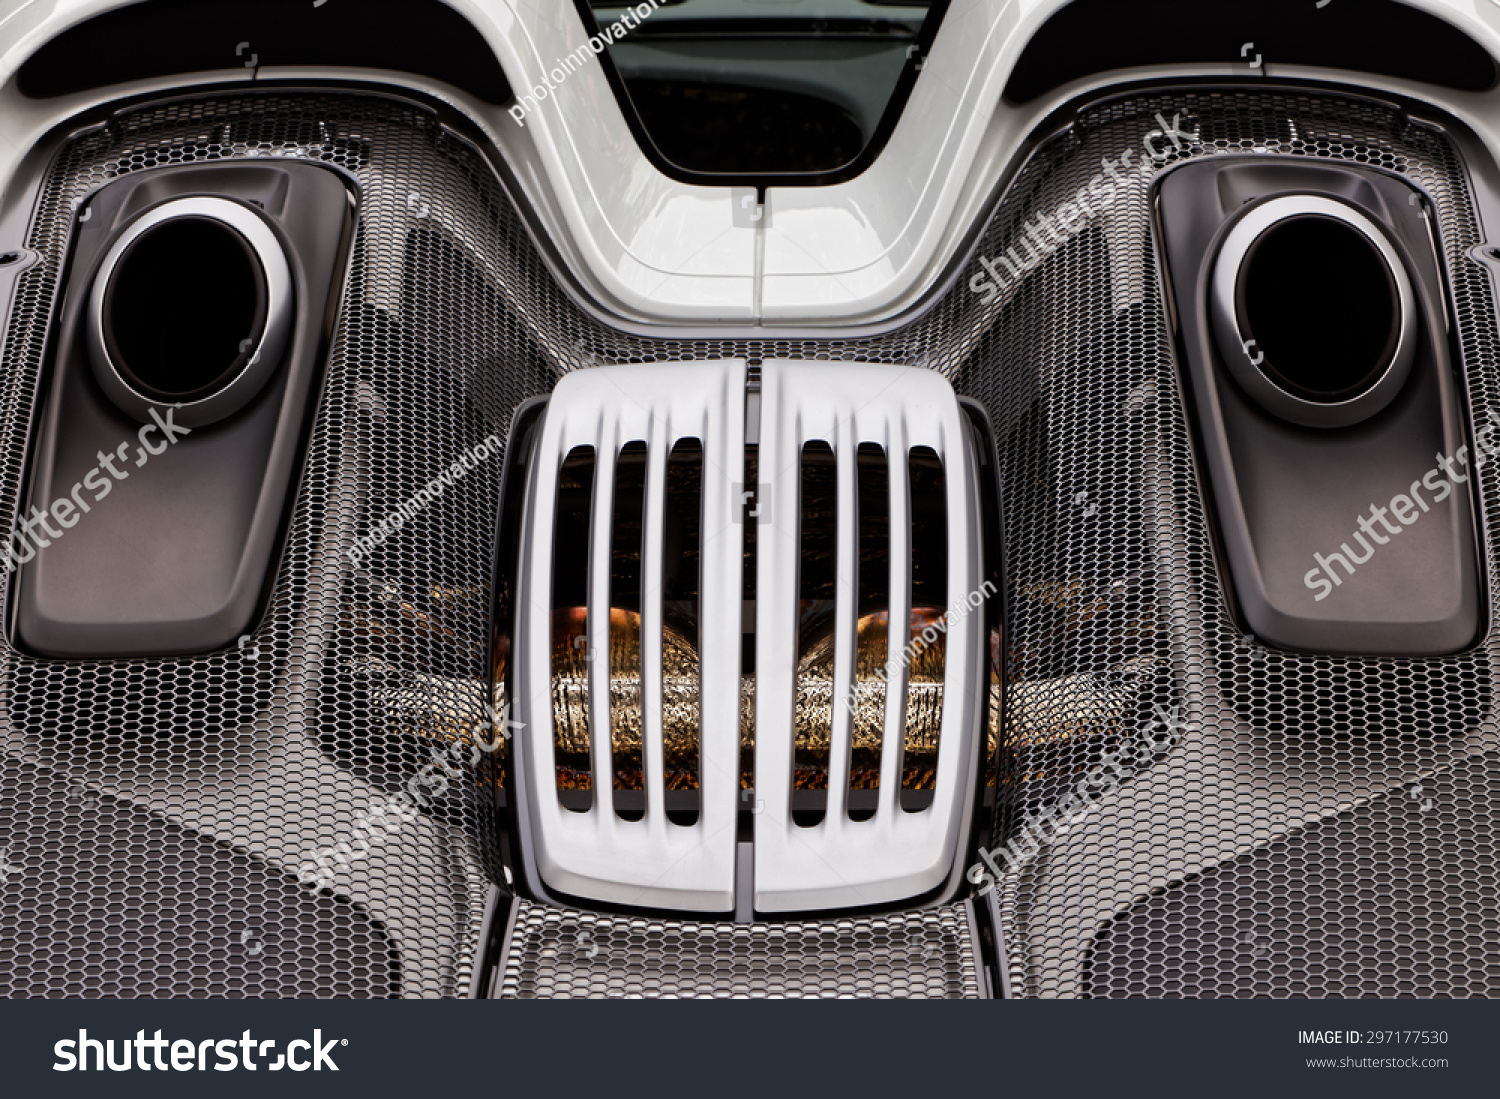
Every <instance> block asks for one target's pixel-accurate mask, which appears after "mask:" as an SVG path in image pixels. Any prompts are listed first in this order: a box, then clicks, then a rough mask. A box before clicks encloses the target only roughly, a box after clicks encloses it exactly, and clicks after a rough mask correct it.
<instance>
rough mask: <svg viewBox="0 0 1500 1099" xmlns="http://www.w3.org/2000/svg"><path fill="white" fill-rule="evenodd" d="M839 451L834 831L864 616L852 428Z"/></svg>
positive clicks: (844, 781) (844, 803)
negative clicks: (860, 605)
mask: <svg viewBox="0 0 1500 1099" xmlns="http://www.w3.org/2000/svg"><path fill="white" fill-rule="evenodd" d="M850 427H852V425H845V428H846V430H845V431H844V432H843V433H842V434H843V437H842V438H840V439H839V441H838V449H837V450H836V451H835V454H834V457H835V460H836V463H837V465H836V470H835V490H836V494H837V495H836V516H835V520H834V538H833V544H834V613H833V641H834V646H833V693H832V695H831V697H830V698H829V709H830V710H831V726H830V736H829V743H828V814H827V818H826V819H827V820H828V822H829V824H830V826H831V827H832V828H833V830H834V831H837V830H838V828H839V827H841V826H842V824H843V822H844V821H845V820H847V819H848V792H849V768H850V749H851V747H852V742H853V731H854V730H853V720H852V718H853V707H852V706H851V705H850V701H851V699H852V690H853V687H854V665H855V646H856V644H857V636H858V635H857V629H858V621H859V535H860V530H859V512H858V510H857V508H858V500H857V497H856V486H857V483H858V453H857V451H856V450H855V447H854V442H853V439H852V438H851V437H850V435H849V432H848V428H850Z"/></svg>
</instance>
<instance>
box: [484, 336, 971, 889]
mask: <svg viewBox="0 0 1500 1099" xmlns="http://www.w3.org/2000/svg"><path fill="white" fill-rule="evenodd" d="M746 374H747V371H746V366H745V364H744V362H743V361H725V362H717V363H705V362H692V363H680V364H665V365H660V364H640V365H635V364H631V365H621V366H606V367H598V368H593V369H587V370H579V371H575V372H573V373H570V374H568V375H566V376H565V377H564V378H563V379H562V380H561V382H559V383H558V385H557V387H556V389H555V390H554V391H553V394H552V397H551V400H550V402H549V404H548V406H547V410H546V412H545V415H544V420H543V423H542V427H541V430H540V431H539V433H538V440H537V444H536V447H537V449H536V452H535V456H534V458H533V461H532V462H531V467H530V468H531V473H530V480H529V483H528V485H527V491H526V500H525V504H524V509H523V524H524V526H523V531H522V536H521V551H520V556H519V561H518V581H517V591H516V603H515V605H516V607H517V611H516V619H515V636H514V639H513V645H512V651H513V652H514V653H515V680H514V682H515V687H516V698H515V709H516V712H517V717H518V718H519V720H520V721H521V722H523V723H524V726H525V728H524V730H523V731H522V732H521V733H520V735H519V736H518V737H517V739H516V768H517V776H516V783H515V787H516V790H517V794H518V797H519V800H518V807H519V811H520V812H521V813H522V814H523V815H524V816H525V818H526V823H527V825H528V826H529V828H528V831H529V832H530V837H529V841H530V846H531V849H532V851H533V852H534V855H535V860H536V861H535V867H536V871H537V873H538V874H539V875H540V877H541V879H542V882H543V883H544V884H545V885H546V886H547V887H548V888H549V889H551V890H554V891H557V892H560V893H563V894H567V895H570V896H573V897H577V898H581V899H586V900H593V901H599V902H605V903H609V904H619V905H629V906H633V907H643V908H660V909H676V910H686V911H694V912H729V911H731V910H733V909H734V908H735V899H736V898H735V883H736V880H737V879H736V867H735V863H736V855H737V844H736V832H737V821H738V816H739V813H740V811H741V810H742V809H749V808H750V801H751V800H753V801H754V802H755V809H756V811H755V815H754V817H753V821H754V832H755V845H754V847H755V853H754V894H755V895H754V907H755V909H756V910H757V911H759V912H766V913H776V912H793V911H809V910H816V909H829V908H858V907H863V906H868V905H877V904H890V903H894V902H899V901H902V900H906V899H910V898H914V897H918V896H921V895H923V894H926V893H930V892H932V891H933V890H935V889H937V888H938V887H939V886H941V885H942V884H943V883H944V881H945V880H947V879H948V878H949V876H950V875H951V874H952V872H953V868H954V860H955V858H956V855H957V851H958V845H959V843H960V841H961V840H962V839H963V837H964V836H965V834H966V827H967V822H968V819H969V817H970V815H971V812H972V807H973V796H974V785H975V782H976V767H975V763H976V758H977V754H978V749H979V744H980V742H981V741H982V739H983V738H982V735H981V730H982V727H983V725H984V721H985V710H984V708H983V707H984V702H983V700H984V699H987V698H988V669H987V664H986V661H985V640H986V639H985V615H984V613H983V612H982V611H978V610H976V611H974V612H973V613H967V614H957V615H952V616H950V621H949V624H948V627H947V636H946V639H945V678H944V682H943V708H942V715H943V716H942V725H941V734H940V739H939V745H938V759H937V769H936V780H935V782H936V787H935V789H934V791H933V801H932V803H931V805H930V806H928V807H927V808H925V809H923V810H921V811H919V812H907V811H904V810H903V809H902V808H901V806H900V804H899V797H900V790H901V748H902V744H903V741H904V737H905V720H906V708H905V700H906V692H907V683H906V676H905V669H904V667H903V666H902V663H901V661H900V660H899V659H893V660H892V661H891V662H890V664H889V665H888V668H889V679H888V682H887V684H886V688H885V689H886V692H887V697H886V706H885V734H884V738H883V741H882V756H881V761H880V787H879V790H880V796H879V802H878V806H877V808H876V810H875V812H874V814H873V816H871V817H870V818H869V819H866V820H853V819H851V818H850V816H849V815H848V813H846V812H844V811H843V806H842V804H841V801H840V798H839V797H838V796H837V792H838V791H842V790H844V789H846V788H847V786H848V782H849V766H850V758H851V748H852V743H853V729H852V724H853V719H852V716H851V714H850V711H849V709H848V707H847V706H846V705H845V704H844V702H843V700H842V699H843V696H844V695H845V694H846V693H847V690H848V688H849V687H850V686H851V685H852V684H853V679H854V667H855V645H856V623H857V615H858V605H857V604H858V600H857V595H856V593H855V583H856V581H855V577H856V575H857V567H858V560H859V544H858V530H859V525H858V521H857V515H856V513H855V507H856V504H855V501H856V473H857V471H856V456H857V452H858V449H859V446H860V444H861V443H876V444H879V445H880V446H881V447H882V448H884V451H885V453H886V454H887V455H890V456H891V460H892V463H893V468H895V461H896V458H897V456H900V457H901V459H902V467H903V468H904V461H905V456H906V455H907V454H909V453H910V452H911V450H912V449H913V448H916V447H928V448H931V449H932V450H933V451H934V452H936V454H937V456H938V458H939V459H940V460H941V462H942V465H943V471H944V484H945V486H946V493H947V499H946V501H945V507H946V516H947V544H948V561H947V577H948V592H949V595H950V599H949V602H950V604H955V605H956V604H957V603H958V602H959V601H960V600H962V599H963V598H964V597H965V596H966V595H967V594H968V593H971V592H976V591H979V590H980V585H981V583H982V581H983V568H982V550H981V544H980V537H981V536H980V508H979V498H978V488H977V477H976V473H975V457H974V454H973V448H972V445H971V437H970V431H969V427H968V424H967V421H966V418H965V415H964V413H963V411H962V410H961V409H960V407H959V405H958V401H957V398H956V397H955V396H954V393H953V390H952V387H951V386H950V385H949V383H948V382H947V380H946V379H945V378H943V377H942V376H941V375H939V374H937V373H935V372H933V371H930V370H925V369H920V368H916V367H907V366H892V365H883V364H864V363H843V362H840V363H827V362H787V361H767V362H766V363H764V364H763V365H762V367H761V391H760V412H759V417H758V418H759V438H758V446H759V452H758V469H759V481H760V484H761V485H762V486H769V488H770V492H769V494H766V495H768V502H767V504H766V505H764V506H762V507H761V508H760V509H759V510H761V511H762V512H763V514H760V515H759V517H758V524H759V525H758V528H757V558H758V559H757V565H756V568H757V572H756V586H757V592H756V595H757V600H756V609H755V619H754V628H755V635H756V642H755V643H756V652H755V668H756V682H755V703H754V742H755V770H754V782H755V792H754V795H753V799H752V798H751V797H750V796H748V795H744V794H743V793H742V791H741V789H740V781H739V772H740V729H741V714H740V706H741V689H740V688H741V674H740V671H741V652H740V649H741V630H742V625H744V624H743V623H742V606H743V597H744V593H743V591H742V582H741V578H742V576H743V570H744V554H745V540H744V527H743V525H742V522H741V519H742V517H744V516H745V495H746V494H745V493H744V492H743V491H742V488H741V484H740V483H741V482H742V481H743V478H744V469H745V444H746V437H745V428H746V415H745V412H746V388H745V387H746ZM754 420H755V417H754V416H753V415H752V424H753V423H754ZM680 439H698V440H701V442H702V446H703V479H702V509H703V512H702V525H701V530H702V536H701V545H700V554H701V557H700V560H701V575H700V578H699V585H700V598H701V605H702V621H701V629H700V637H699V659H700V665H699V666H700V674H701V700H700V711H699V712H700V714H701V733H700V753H701V755H700V761H701V762H700V768H699V770H700V776H699V777H700V783H701V811H700V813H699V815H698V819H697V821H696V823H694V824H692V825H687V826H684V825H680V824H677V823H674V822H673V821H671V820H669V819H668V817H667V814H666V812H665V810H664V804H665V796H664V795H665V783H664V763H663V760H664V744H663V725H662V697H663V681H662V614H663V612H662V606H661V600H660V592H661V577H662V565H663V555H664V546H663V537H662V525H661V517H662V514H663V510H664V505H665V494H666V463H667V456H668V454H669V453H670V451H671V449H672V447H673V445H674V444H675V443H676V442H677V441H678V440H680ZM811 441H822V442H825V443H827V444H828V446H829V447H831V448H832V450H833V452H834V456H835V460H836V463H837V474H836V476H837V483H838V491H837V499H838V504H837V507H838V523H837V531H838V534H837V546H836V556H837V563H836V568H837V589H838V593H839V594H838V599H837V607H836V615H837V625H836V627H835V634H834V672H833V676H834V687H835V689H834V696H835V697H836V698H838V699H839V701H838V703H837V704H836V706H835V709H834V713H833V724H832V733H831V744H830V753H829V773H828V789H829V791H830V794H829V800H828V811H827V812H826V813H824V814H823V818H822V820H821V822H820V823H818V824H815V825H813V826H811V827H803V826H800V825H798V824H796V823H794V822H793V819H792V793H793V783H792V774H793V749H794V744H795V739H796V732H797V729H796V714H795V702H796V675H797V671H796V667H797V638H798V634H797V629H798V613H799V607H798V564H799V563H798V553H799V537H798V534H799V524H800V519H801V500H800V494H799V492H798V486H799V485H800V480H799V470H800V461H801V455H802V449H803V446H804V444H805V443H808V442H811ZM630 442H644V443H645V444H646V451H647V462H646V475H645V476H646V480H645V499H644V509H643V513H642V529H643V539H642V561H641V566H642V572H641V591H642V593H643V595H644V598H643V600H642V606H641V609H640V610H641V655H642V664H643V680H642V683H641V699H642V706H643V713H642V738H641V742H642V743H641V748H642V764H643V772H644V789H645V803H646V808H645V813H644V816H643V817H642V819H640V820H626V819H624V818H622V817H620V816H619V815H617V814H616V812H615V811H614V808H613V806H612V804H611V801H610V798H609V791H610V789H611V787H612V784H613V777H612V774H611V748H610V740H609V738H608V736H607V735H605V733H604V730H608V729H609V720H610V706H609V698H610V692H609V675H610V668H609V662H608V660H602V659H601V660H594V661H592V662H591V663H590V665H589V672H588V676H589V680H588V682H589V691H588V697H589V703H588V706H589V711H588V712H589V721H588V727H589V729H590V730H591V731H592V733H591V744H590V754H591V756H590V758H591V770H592V787H593V790H594V791H595V792H596V794H595V797H594V799H593V805H592V807H591V808H590V809H589V810H588V811H587V812H576V811H573V810H571V809H568V808H565V807H563V806H562V805H561V804H560V802H559V799H558V795H557V791H556V786H555V782H556V778H555V775H556V770H555V757H554V747H553V715H552V705H553V697H552V683H551V674H552V667H551V662H552V649H551V644H552V614H551V610H552V608H551V592H552V589H553V578H552V567H553V552H552V550H553V529H554V525H555V521H556V511H557V499H558V483H559V473H560V470H561V467H562V463H563V461H564V459H565V458H566V457H567V456H568V454H569V452H570V451H572V450H573V449H574V448H575V447H592V448H594V453H595V461H596V465H595V471H594V478H593V492H594V498H593V506H592V509H591V514H592V516H593V519H592V521H591V524H590V533H589V549H588V561H589V565H588V568H589V573H588V593H589V595H588V615H587V627H586V628H587V642H588V649H589V651H590V652H593V653H601V654H602V653H607V652H608V651H609V628H610V618H609V614H608V611H607V609H608V607H609V585H610V576H611V567H610V552H611V546H610V534H611V532H610V522H609V521H608V518H607V517H608V516H610V515H611V514H612V503H613V501H612V493H613V486H614V483H615V476H614V470H615V460H616V457H617V455H618V454H619V452H620V449H621V448H622V447H623V446H624V445H625V444H627V443H630ZM889 483H890V502H889V530H890V532H891V537H890V547H889V556H890V570H891V571H890V608H889V624H890V635H889V639H888V643H887V645H888V648H887V651H888V653H890V654H891V655H892V657H896V656H897V654H900V653H902V651H903V650H904V649H905V648H906V646H907V644H908V642H909V640H910V625H909V624H910V620H911V618H910V611H911V607H910V569H911V564H910V561H911V547H910V545H909V535H906V536H902V535H903V534H904V533H905V532H909V531H910V529H911V521H910V516H911V501H910V500H909V499H908V496H909V482H908V479H907V478H906V477H904V476H895V475H892V476H891V477H890V479H889ZM601 517H604V518H603V519H602V520H601ZM749 521H752V522H753V521H757V520H755V519H751V520H749ZM653 592H654V593H656V598H655V599H654V600H653V599H652V598H651V593H653ZM601 795H602V796H601Z"/></svg>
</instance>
